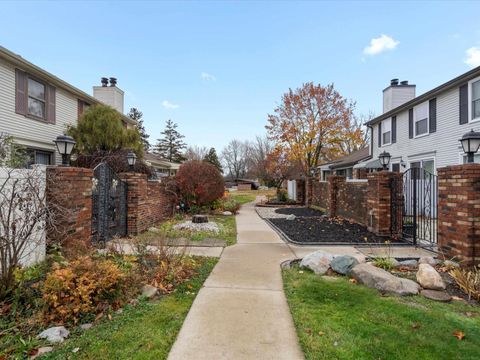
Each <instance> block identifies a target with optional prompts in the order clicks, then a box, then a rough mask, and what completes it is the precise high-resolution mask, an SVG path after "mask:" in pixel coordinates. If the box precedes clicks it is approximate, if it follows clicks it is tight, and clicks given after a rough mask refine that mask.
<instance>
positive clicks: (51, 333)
mask: <svg viewBox="0 0 480 360" xmlns="http://www.w3.org/2000/svg"><path fill="white" fill-rule="evenodd" d="M68 335H70V331H68V330H67V329H65V327H64V326H54V327H51V328H48V329H46V330H43V331H42V332H41V333H40V334H39V335H38V338H39V339H47V341H49V342H51V343H61V342H63V340H65V339H66V338H67V337H68Z"/></svg>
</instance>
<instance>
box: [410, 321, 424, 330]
mask: <svg viewBox="0 0 480 360" xmlns="http://www.w3.org/2000/svg"><path fill="white" fill-rule="evenodd" d="M421 326H422V324H420V323H418V322H414V323H413V324H412V329H415V330H416V329H420V327H421Z"/></svg>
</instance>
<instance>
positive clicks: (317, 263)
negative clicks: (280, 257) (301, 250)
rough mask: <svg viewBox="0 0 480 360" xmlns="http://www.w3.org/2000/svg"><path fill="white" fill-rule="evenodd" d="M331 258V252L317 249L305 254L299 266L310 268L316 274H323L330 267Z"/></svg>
mask: <svg viewBox="0 0 480 360" xmlns="http://www.w3.org/2000/svg"><path fill="white" fill-rule="evenodd" d="M332 260H333V255H332V254H330V253H327V252H325V251H322V250H318V251H315V252H313V253H311V254H308V255H307V256H305V257H304V258H303V259H302V261H301V262H300V267H302V268H307V269H310V270H312V271H313V272H314V273H315V274H317V275H323V274H325V273H326V272H327V271H328V269H329V268H330V263H331V261H332Z"/></svg>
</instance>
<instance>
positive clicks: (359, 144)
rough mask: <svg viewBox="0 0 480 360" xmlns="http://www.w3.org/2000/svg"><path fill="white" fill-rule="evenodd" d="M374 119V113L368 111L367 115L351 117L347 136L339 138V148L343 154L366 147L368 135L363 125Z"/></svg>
mask: <svg viewBox="0 0 480 360" xmlns="http://www.w3.org/2000/svg"><path fill="white" fill-rule="evenodd" d="M373 118H375V113H373V112H372V111H370V112H369V113H368V114H367V115H365V114H360V115H355V116H353V117H352V120H351V121H350V124H349V127H348V130H347V131H346V134H347V136H343V137H341V141H340V142H339V148H340V149H341V152H342V153H344V154H350V153H352V152H354V151H357V150H360V149H362V148H364V147H365V146H367V145H368V143H369V140H370V133H369V131H368V129H367V128H366V126H365V124H366V123H367V122H368V121H370V120H372V119H373Z"/></svg>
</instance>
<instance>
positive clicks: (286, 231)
mask: <svg viewBox="0 0 480 360" xmlns="http://www.w3.org/2000/svg"><path fill="white" fill-rule="evenodd" d="M275 213H276V214H278V215H279V216H273V215H269V214H268V213H266V212H264V213H262V212H259V214H260V216H262V217H264V218H265V219H267V221H269V222H270V223H271V224H272V225H273V226H274V227H276V228H277V230H278V231H279V232H280V233H281V234H282V235H283V236H284V237H285V238H286V239H287V240H289V241H291V242H293V243H297V244H308V245H314V244H378V245H380V244H385V242H386V241H388V242H389V243H395V244H404V243H403V242H401V241H398V240H397V241H395V240H391V239H390V238H385V237H381V236H377V235H375V234H373V233H372V232H370V231H368V230H367V228H366V227H365V226H363V225H360V224H357V223H353V222H350V221H347V220H343V219H340V218H334V219H329V218H327V217H325V216H324V214H323V212H321V211H319V210H315V209H310V208H306V207H288V208H282V209H276V210H275ZM282 215H283V216H282ZM292 215H293V216H294V218H293V219H291V218H290V219H289V218H287V217H288V216H292Z"/></svg>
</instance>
